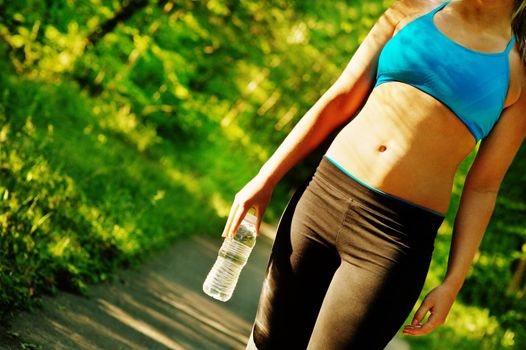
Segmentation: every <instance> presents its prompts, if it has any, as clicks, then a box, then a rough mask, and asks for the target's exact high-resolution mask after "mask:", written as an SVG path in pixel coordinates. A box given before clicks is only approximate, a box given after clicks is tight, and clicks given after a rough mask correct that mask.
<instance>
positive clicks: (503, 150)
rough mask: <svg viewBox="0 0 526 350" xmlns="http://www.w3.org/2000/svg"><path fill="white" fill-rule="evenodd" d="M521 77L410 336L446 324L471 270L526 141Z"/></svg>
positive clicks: (478, 165) (484, 149)
mask: <svg viewBox="0 0 526 350" xmlns="http://www.w3.org/2000/svg"><path fill="white" fill-rule="evenodd" d="M525 71H526V70H525ZM522 76H523V78H522V90H521V94H520V96H519V98H518V100H517V101H516V102H515V103H514V104H513V105H511V106H510V107H508V108H506V109H505V110H504V111H503V112H502V115H501V116H500V118H499V121H498V123H497V124H496V125H495V127H494V128H493V130H492V131H491V133H490V135H488V137H487V138H485V139H484V140H483V141H482V142H481V144H480V148H479V151H478V152H477V156H476V157H475V161H474V162H473V164H472V166H471V168H470V170H469V172H468V175H467V176H466V181H465V183H464V188H463V191H462V196H461V199H460V206H459V209H458V212H457V215H456V218H455V223H454V226H453V234H452V239H451V249H450V251H449V259H448V267H447V272H446V275H445V277H444V280H443V282H442V283H441V284H440V285H439V286H438V287H437V288H436V289H435V290H433V291H431V292H430V294H428V295H427V296H426V299H424V301H423V303H422V305H421V306H420V308H419V309H418V310H417V312H416V313H415V316H414V317H413V323H412V324H413V325H414V324H417V323H419V322H420V321H421V320H422V319H423V318H424V316H425V314H426V313H427V311H430V312H431V315H430V316H429V319H428V321H427V322H426V323H425V324H424V325H423V326H421V327H418V328H411V327H410V326H408V327H409V329H408V331H407V332H406V333H408V334H411V335H425V334H427V333H429V332H431V331H432V330H433V329H434V328H436V327H437V326H439V325H440V324H442V323H444V322H445V320H446V316H447V314H448V312H449V309H450V308H451V306H452V304H453V302H454V300H455V298H456V296H457V294H458V292H459V291H460V289H461V287H462V284H463V283H464V279H465V278H466V275H467V274H468V272H469V268H470V266H471V263H472V261H473V258H474V257H475V254H476V252H477V250H478V248H479V245H480V242H481V241H482V237H483V235H484V232H485V231H486V227H487V225H488V223H489V221H490V218H491V215H492V213H493V209H494V206H495V201H496V198H497V193H498V190H499V187H500V185H501V183H502V179H503V178H504V175H505V174H506V172H507V170H508V168H509V166H510V165H511V163H512V160H513V158H514V157H515V155H516V154H517V151H518V150H519V147H520V145H521V144H522V142H523V141H524V139H525V137H526V74H523V75H522ZM404 332H405V331H404Z"/></svg>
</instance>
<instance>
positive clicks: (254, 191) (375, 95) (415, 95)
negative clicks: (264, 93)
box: [223, 0, 526, 350]
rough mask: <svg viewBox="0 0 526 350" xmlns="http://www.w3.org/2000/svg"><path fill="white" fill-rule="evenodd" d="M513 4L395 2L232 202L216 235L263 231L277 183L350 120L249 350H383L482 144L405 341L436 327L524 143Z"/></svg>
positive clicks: (281, 262)
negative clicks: (458, 176) (248, 218)
mask: <svg viewBox="0 0 526 350" xmlns="http://www.w3.org/2000/svg"><path fill="white" fill-rule="evenodd" d="M525 3H526V0H515V1H514V0H501V1H490V0H451V1H447V2H442V1H438V0H429V1H422V0H398V1H396V2H395V3H394V4H393V5H392V6H391V7H390V8H389V9H388V10H387V11H386V12H385V13H384V14H383V15H382V16H381V17H380V19H379V20H378V22H377V23H376V24H375V26H374V27H373V28H372V29H371V31H370V33H369V34H368V36H367V37H366V39H365V40H364V41H363V43H362V44H361V45H360V47H359V48H358V50H357V51H356V53H355V54H354V55H353V57H352V59H351V60H350V62H349V64H348V65H347V67H346V68H345V70H344V71H343V73H342V74H341V76H340V77H339V78H338V79H337V81H336V82H335V83H334V84H333V85H332V86H331V87H330V89H328V91H327V92H325V93H324V95H323V96H322V97H321V98H320V99H319V100H318V101H317V102H316V103H315V104H314V106H313V107H312V108H311V109H310V110H309V111H308V112H307V114H306V115H305V116H304V117H303V118H302V119H301V120H300V121H299V122H298V124H297V125H296V126H295V127H294V129H293V130H292V131H291V133H290V134H289V135H288V136H287V138H286V139H285V140H284V142H283V143H282V144H281V145H280V147H279V148H278V149H277V151H276V152H275V153H274V154H273V155H272V157H271V158H270V159H269V160H268V161H267V162H266V163H265V164H264V166H263V167H262V168H261V170H260V172H259V173H258V175H257V176H256V177H255V178H254V179H253V180H251V181H250V182H249V183H248V184H247V185H246V186H245V187H244V188H243V189H242V190H241V191H240V192H238V193H237V194H236V196H235V201H234V203H233V206H232V209H231V212H230V215H229V217H228V220H227V224H226V226H225V229H224V232H223V236H226V235H227V234H228V235H232V232H235V231H236V229H237V227H238V225H239V223H240V222H241V220H242V219H243V217H244V215H245V214H246V213H247V211H248V210H249V209H250V208H254V210H255V212H256V215H257V217H258V223H257V226H258V232H259V225H260V223H261V219H262V217H263V213H264V212H265V209H266V207H267V204H268V202H269V201H270V198H271V195H272V191H273V188H274V187H275V186H276V184H277V183H278V181H279V180H280V179H281V178H282V177H283V175H284V174H285V173H286V172H287V171H288V170H289V169H291V168H292V167H293V166H294V165H295V164H297V163H298V162H299V161H300V160H301V159H303V158H304V157H305V156H306V155H307V154H308V153H309V152H311V151H312V150H313V149H314V148H316V147H317V146H318V145H319V144H320V143H321V142H322V141H323V140H324V139H325V138H326V137H327V136H328V135H329V134H330V133H331V132H332V131H333V130H335V129H336V128H337V127H339V126H341V125H343V124H344V123H346V125H345V127H343V129H342V130H341V131H340V132H339V133H338V135H337V136H336V137H335V139H334V140H333V142H332V143H331V145H330V147H329V148H328V150H327V151H326V154H325V155H324V157H323V158H322V160H321V162H320V164H319V165H318V167H317V169H316V172H315V173H314V175H313V177H312V178H311V179H310V180H309V181H308V182H307V183H305V184H304V185H303V186H301V187H300V188H299V189H298V190H297V191H296V193H295V194H294V196H293V197H292V199H291V200H290V202H289V203H288V205H287V207H286V209H285V211H284V213H283V214H282V217H281V219H280V222H279V225H278V230H277V234H276V239H275V241H274V245H273V248H272V254H271V256H270V260H269V264H268V266H267V271H266V277H265V281H264V283H263V288H262V292H261V296H260V300H259V305H258V310H257V315H256V319H255V322H254V327H253V332H252V334H251V339H252V338H253V340H254V343H255V346H257V349H259V350H262V349H282V348H283V349H309V350H310V349H324V350H327V349H353V350H357V349H367V350H371V349H383V348H384V347H385V346H386V344H387V343H388V342H389V341H390V340H391V339H392V337H393V336H394V335H395V334H396V332H397V331H398V330H399V328H400V327H401V326H402V324H403V322H404V320H405V319H406V317H407V316H408V315H409V313H410V312H411V310H412V307H413V306H414V304H415V303H416V300H417V299H418V296H419V294H420V292H421V289H422V287H423V284H424V281H425V277H426V275H427V272H428V268H429V264H430V260H431V255H432V251H433V248H434V239H435V236H436V232H437V230H438V228H439V226H440V225H441V223H442V221H443V219H444V214H445V213H446V212H447V210H448V207H449V201H450V195H451V188H452V185H453V179H454V175H455V172H456V170H457V167H458V165H459V164H460V163H461V161H462V160H463V159H464V158H465V157H466V156H467V155H468V154H469V153H470V152H471V151H472V150H473V148H474V147H475V145H476V143H477V142H478V141H479V140H482V141H481V143H480V147H479V150H478V153H477V156H476V158H475V161H474V163H473V164H472V166H471V169H470V170H469V173H468V175H467V177H466V181H465V183H464V188H463V192H462V197H461V203H460V207H459V210H458V212H457V215H456V218H455V225H454V228H453V233H452V243H451V250H450V255H449V262H448V267H447V273H446V275H445V278H444V280H443V281H442V283H441V284H440V285H438V286H437V287H436V288H434V289H433V290H432V291H431V292H430V293H429V294H427V295H426V297H425V299H424V301H423V303H422V305H420V307H419V308H418V310H417V311H416V313H415V315H414V317H413V319H412V323H411V324H410V325H406V326H405V327H404V330H403V331H404V333H405V334H408V335H413V336H420V335H425V334H428V333H429V332H431V331H432V330H433V329H435V328H436V327H438V326H439V325H440V324H442V323H443V322H444V321H445V319H446V316H447V314H448V312H449V310H450V308H451V306H452V304H453V302H454V300H455V298H456V295H457V293H458V292H459V290H460V288H461V286H462V284H463V281H464V278H465V276H466V274H467V272H468V270H469V267H470V264H471V262H472V260H473V257H474V255H475V253H476V251H477V249H478V246H479V243H480V241H481V239H482V236H483V234H484V231H485V229H486V226H487V224H488V222H489V219H490V216H491V214H492V211H493V208H494V204H495V199H496V196H497V191H498V189H499V186H500V183H501V181H502V178H503V177H504V174H505V173H506V171H507V169H508V167H509V165H510V163H511V162H512V159H513V157H514V156H515V154H516V152H517V150H518V148H519V147H520V145H521V143H522V141H523V140H524V138H525V135H526V69H525V64H524V63H525V62H526V47H525V43H526V10H525V5H526V4H525ZM351 121H352V122H351ZM427 312H430V315H429V317H428V319H427V320H426V321H425V322H422V321H423V319H424V317H425V315H426V314H427ZM253 346H254V345H253V344H252V345H251V344H249V346H248V348H253Z"/></svg>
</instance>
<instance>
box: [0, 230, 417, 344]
mask: <svg viewBox="0 0 526 350" xmlns="http://www.w3.org/2000/svg"><path fill="white" fill-rule="evenodd" d="M272 235H273V228H272V227H270V226H266V225H263V226H262V235H260V237H259V238H258V243H257V244H256V247H255V248H254V251H253V252H252V255H251V256H250V259H249V261H248V263H247V265H246V266H245V269H244V270H243V272H242V274H241V277H240V279H239V282H238V285H237V288H236V290H235V292H234V295H233V296H232V298H231V299H230V300H229V301H228V302H226V303H223V302H220V301H217V300H215V299H213V298H210V297H208V296H207V295H206V294H205V293H204V292H203V291H202V289H201V288H202V284H203V282H204V280H205V278H206V275H207V274H208V271H209V270H210V268H211V266H212V265H213V263H214V261H215V259H216V256H217V251H218V249H219V247H220V245H221V240H222V238H221V237H220V235H219V234H218V237H217V238H213V237H209V236H206V235H196V236H193V237H190V238H185V239H181V240H179V241H178V242H177V243H176V244H175V245H174V246H173V247H171V248H170V249H167V250H166V251H164V252H163V253H162V254H160V255H159V256H157V257H156V258H155V259H153V260H151V261H149V262H147V263H145V264H144V265H142V266H141V267H140V268H138V269H132V270H125V271H122V272H120V273H119V274H118V275H117V277H116V278H115V280H114V281H115V282H114V283H112V284H105V285H97V286H91V287H90V288H89V295H88V297H82V296H77V295H72V294H68V293H61V294H59V295H58V296H56V297H53V298H49V297H46V298H45V300H44V307H43V309H42V310H37V311H35V312H33V313H21V314H20V315H19V316H18V317H17V318H16V319H15V320H14V321H13V323H12V325H11V330H10V333H11V334H12V335H11V336H10V337H8V336H6V335H5V334H3V335H1V334H0V349H20V348H24V349H54V350H55V349H56V350H61V349H97V350H101V349H145V350H146V349H148V350H154V349H191V350H194V349H196V350H201V349H203V350H213V349H221V350H226V349H240V350H243V349H245V346H246V344H247V341H248V337H249V335H250V331H251V328H252V322H253V320H254V317H255V313H256V309H257V303H258V299H259V292H260V288H261V285H262V283H263V278H264V276H263V274H264V271H265V267H266V265H267V261H268V257H269V256H270V249H271V247H272V241H273V236H272ZM13 334H14V335H13ZM13 338H17V339H16V340H17V341H14V339H13ZM15 343H18V344H16V345H14V344H15ZM387 349H389V350H407V349H409V347H408V346H407V344H406V343H405V342H404V341H402V340H399V339H397V338H395V339H394V340H393V342H391V344H390V345H389V347H388V348H387Z"/></svg>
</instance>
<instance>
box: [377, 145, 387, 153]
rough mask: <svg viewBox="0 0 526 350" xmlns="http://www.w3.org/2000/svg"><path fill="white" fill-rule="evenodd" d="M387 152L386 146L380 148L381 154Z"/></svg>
mask: <svg viewBox="0 0 526 350" xmlns="http://www.w3.org/2000/svg"><path fill="white" fill-rule="evenodd" d="M386 150H387V147H386V146H385V145H380V147H378V151H379V152H385V151H386Z"/></svg>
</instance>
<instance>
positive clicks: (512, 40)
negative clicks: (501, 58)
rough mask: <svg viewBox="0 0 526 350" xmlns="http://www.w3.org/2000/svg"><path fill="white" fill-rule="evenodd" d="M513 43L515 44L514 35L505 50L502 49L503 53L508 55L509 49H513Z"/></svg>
mask: <svg viewBox="0 0 526 350" xmlns="http://www.w3.org/2000/svg"><path fill="white" fill-rule="evenodd" d="M513 43H515V34H513V35H512V36H511V39H510V42H509V43H508V45H507V46H506V49H504V53H509V52H510V50H511V48H512V47H513Z"/></svg>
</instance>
